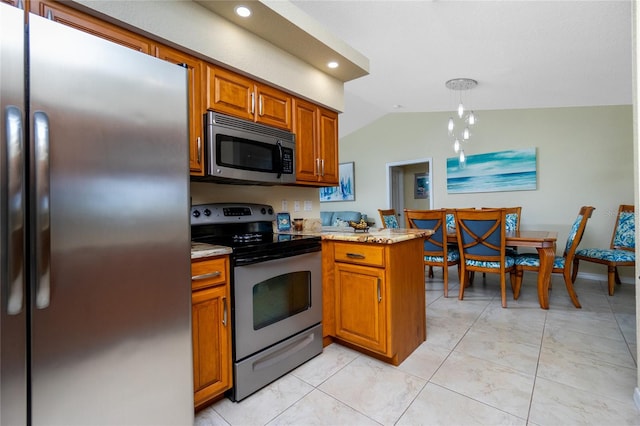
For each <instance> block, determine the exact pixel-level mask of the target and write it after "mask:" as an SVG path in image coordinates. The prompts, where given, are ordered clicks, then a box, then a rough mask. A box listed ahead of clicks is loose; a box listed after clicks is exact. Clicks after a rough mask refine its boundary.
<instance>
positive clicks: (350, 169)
mask: <svg viewBox="0 0 640 426" xmlns="http://www.w3.org/2000/svg"><path fill="white" fill-rule="evenodd" d="M354 168H355V163H354V162H353V161H352V162H350V163H340V169H339V173H340V178H339V180H338V182H339V183H340V184H339V185H338V186H330V187H325V188H320V202H321V203H325V202H328V201H355V199H356V181H355V176H354V173H355V172H354Z"/></svg>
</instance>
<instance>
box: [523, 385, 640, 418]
mask: <svg viewBox="0 0 640 426" xmlns="http://www.w3.org/2000/svg"><path fill="white" fill-rule="evenodd" d="M529 419H530V420H531V421H532V422H534V423H536V424H538V425H542V426H546V425H550V426H555V425H638V424H640V413H639V412H638V411H637V409H636V408H635V405H634V404H633V398H632V397H631V395H629V398H628V399H627V401H626V402H621V401H617V400H615V399H611V398H607V397H603V396H600V395H597V394H595V393H594V392H591V391H588V390H587V391H585V390H580V389H576V388H573V387H571V386H567V385H563V384H560V383H557V382H553V381H550V380H546V379H544V378H538V379H536V386H535V389H534V391H533V398H532V402H531V412H530V414H529Z"/></svg>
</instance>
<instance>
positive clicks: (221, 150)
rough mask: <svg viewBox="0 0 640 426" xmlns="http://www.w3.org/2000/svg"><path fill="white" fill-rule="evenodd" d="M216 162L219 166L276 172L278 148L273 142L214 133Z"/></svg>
mask: <svg viewBox="0 0 640 426" xmlns="http://www.w3.org/2000/svg"><path fill="white" fill-rule="evenodd" d="M216 151H217V152H216V155H217V163H218V165H220V166H226V167H232V168H234V169H242V170H252V171H257V172H268V173H273V172H277V169H278V161H279V160H278V155H277V154H278V149H277V146H276V145H275V144H269V143H264V142H257V141H252V140H249V139H243V138H238V137H234V136H228V135H221V134H218V135H216Z"/></svg>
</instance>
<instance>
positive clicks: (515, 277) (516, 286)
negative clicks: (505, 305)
mask: <svg viewBox="0 0 640 426" xmlns="http://www.w3.org/2000/svg"><path fill="white" fill-rule="evenodd" d="M523 273H524V271H523V270H522V269H520V268H517V269H516V272H515V274H512V275H511V289H512V290H513V300H518V297H520V288H521V287H522V275H523Z"/></svg>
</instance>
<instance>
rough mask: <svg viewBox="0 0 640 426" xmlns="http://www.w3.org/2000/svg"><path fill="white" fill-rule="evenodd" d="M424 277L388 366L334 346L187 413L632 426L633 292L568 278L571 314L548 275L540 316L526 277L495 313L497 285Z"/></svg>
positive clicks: (531, 280) (321, 421)
mask: <svg viewBox="0 0 640 426" xmlns="http://www.w3.org/2000/svg"><path fill="white" fill-rule="evenodd" d="M449 277H450V280H451V283H450V292H449V298H446V299H445V298H444V297H443V295H442V275H441V271H436V277H435V278H433V279H427V282H426V298H427V340H426V342H424V343H423V344H422V345H421V346H419V347H418V348H417V349H416V350H415V351H414V352H413V354H411V356H410V357H409V358H407V359H406V360H405V361H404V362H403V363H402V364H401V365H399V366H398V367H394V366H391V365H388V364H385V363H382V362H380V361H377V360H375V359H373V358H370V357H368V356H365V355H362V354H360V353H359V352H356V351H353V350H350V349H347V348H345V347H343V346H340V345H338V344H335V343H334V344H332V345H329V346H327V347H326V348H324V351H323V353H322V354H321V355H319V356H317V357H316V358H314V359H312V360H310V361H309V362H307V363H306V364H304V365H302V366H300V367H299V368H297V369H296V370H294V371H292V372H291V373H289V374H287V375H286V376H284V377H282V378H281V379H279V380H277V381H276V382H274V383H272V384H271V385H269V386H267V387H265V388H264V389H262V390H260V391H258V392H257V393H255V394H253V395H252V396H250V397H249V398H247V399H245V400H243V401H241V402H240V403H234V402H231V401H230V400H228V399H223V400H221V401H218V402H216V403H215V404H213V405H212V406H210V407H208V408H206V409H204V410H203V411H201V412H199V413H198V414H197V416H196V421H195V424H196V425H197V426H205V425H234V426H235V425H243V426H244V425H448V426H449V425H471V424H477V425H502V424H505V425H507V424H508V425H534V426H545V425H554V426H555V425H640V413H639V412H638V410H637V409H636V407H635V405H634V402H633V392H634V388H635V386H636V381H637V379H636V369H637V360H636V346H637V342H636V331H635V328H636V321H635V318H636V313H635V288H634V286H633V285H629V284H625V285H622V286H618V287H617V288H616V294H615V295H614V296H613V297H609V296H608V295H607V291H606V282H600V281H592V280H585V279H578V280H577V282H576V284H575V287H576V291H577V293H578V296H579V298H580V302H581V303H582V309H575V308H574V307H573V305H572V304H571V301H570V300H569V297H568V296H567V292H566V289H565V286H564V282H563V281H562V279H561V277H559V276H554V277H553V281H552V285H553V290H552V291H551V294H550V309H549V310H542V309H540V307H539V305H538V298H537V294H536V284H535V279H536V275H535V274H533V273H525V280H524V283H523V289H522V294H521V296H520V299H519V300H517V301H515V300H513V297H512V293H511V292H510V290H508V297H507V303H508V307H507V308H506V309H503V308H502V307H501V306H500V293H499V284H498V280H497V276H495V275H493V274H487V277H486V278H484V279H483V278H482V276H478V275H476V282H475V283H474V285H473V286H472V287H470V288H468V289H466V290H465V299H464V300H463V301H459V300H458V299H457V289H458V288H457V273H456V271H455V268H452V269H451V271H450V274H449Z"/></svg>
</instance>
